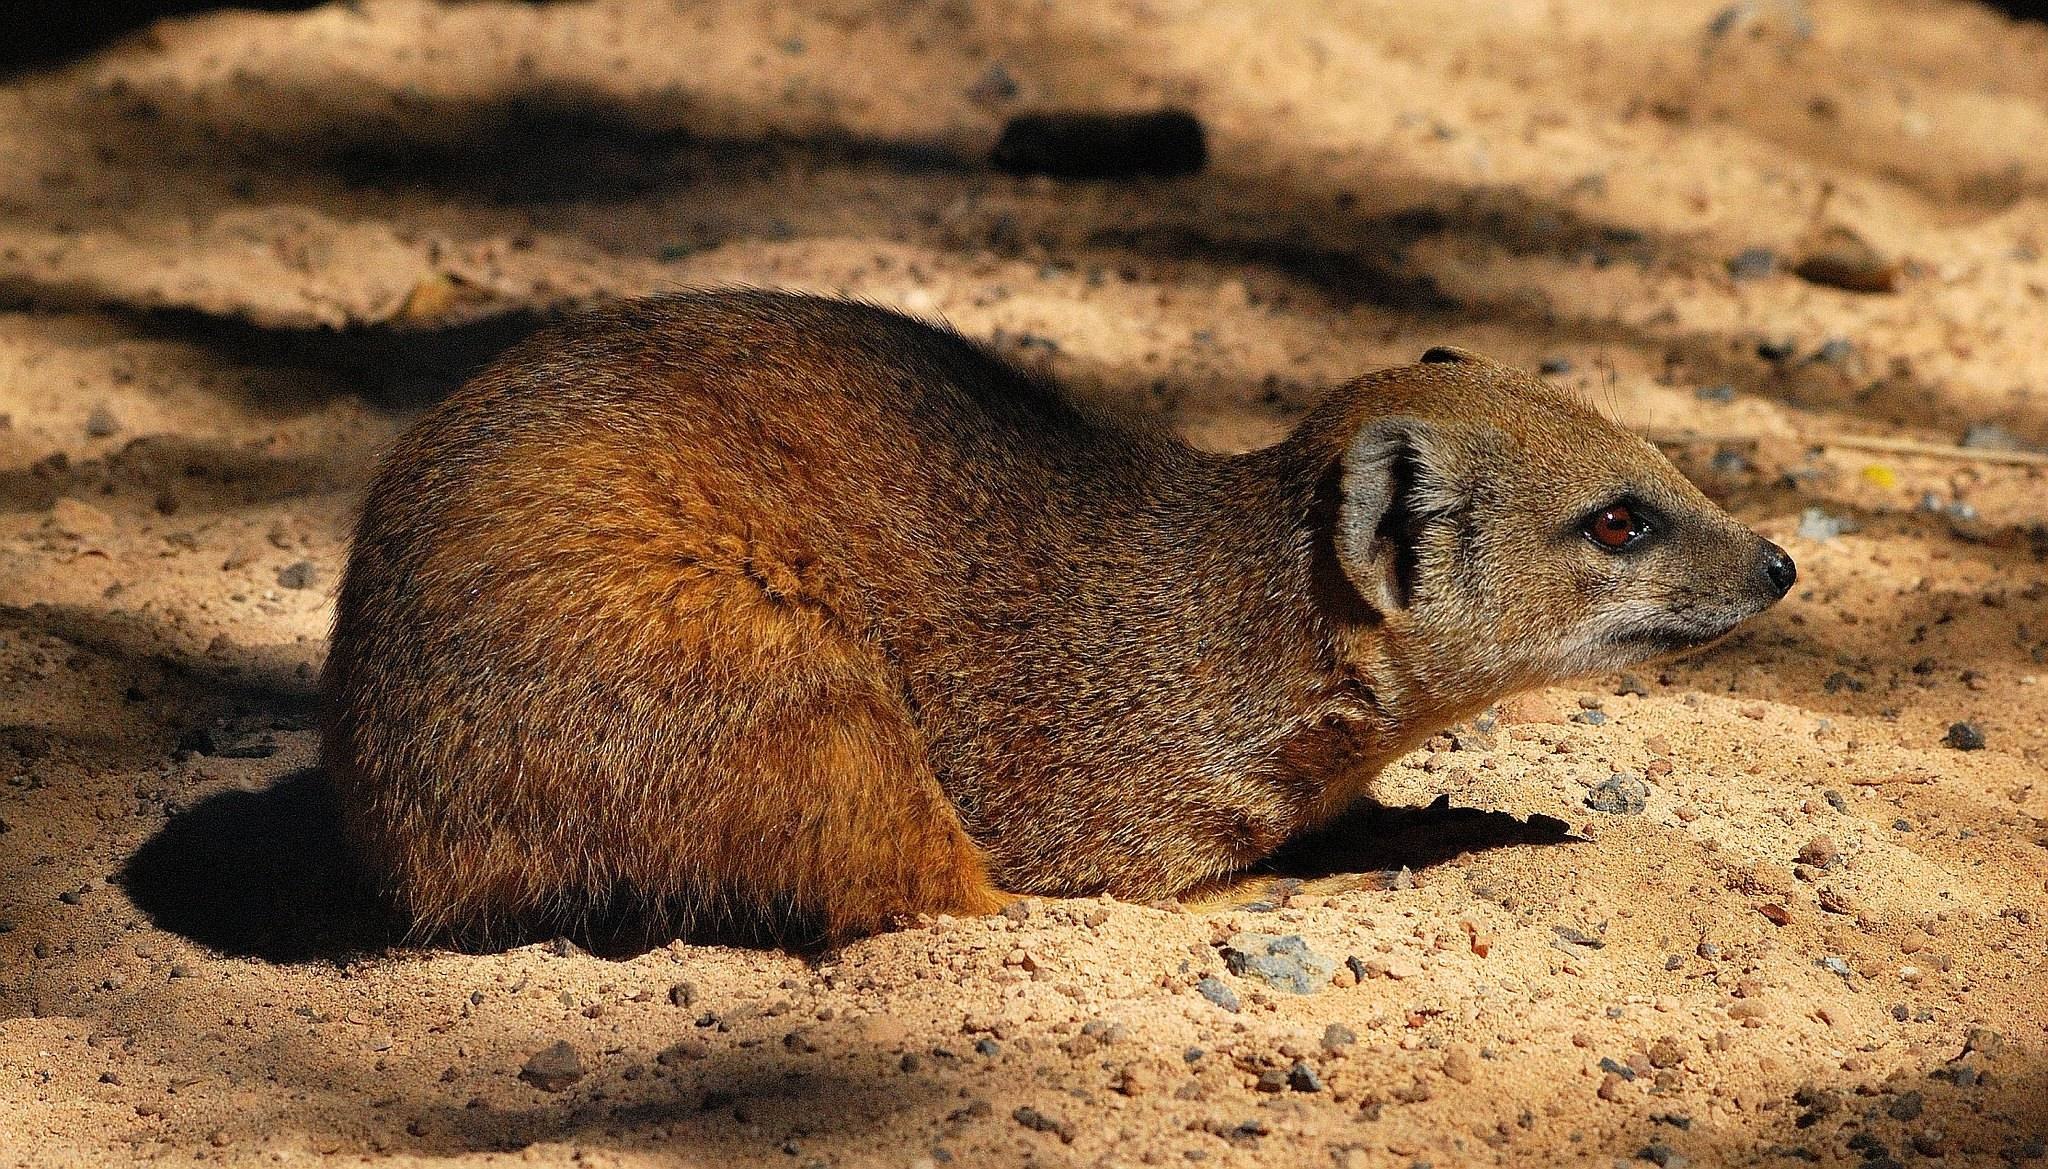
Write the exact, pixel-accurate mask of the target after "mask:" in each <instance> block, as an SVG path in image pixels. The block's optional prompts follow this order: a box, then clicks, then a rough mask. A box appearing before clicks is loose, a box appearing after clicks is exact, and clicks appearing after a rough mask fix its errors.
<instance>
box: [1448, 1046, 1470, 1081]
mask: <svg viewBox="0 0 2048 1169" xmlns="http://www.w3.org/2000/svg"><path fill="white" fill-rule="evenodd" d="M1444 1074H1445V1075H1447V1076H1449V1077H1450V1078H1452V1079H1454V1080H1456V1081H1458V1082H1459V1083H1461V1084H1469V1083H1471V1082H1472V1077H1473V1075H1474V1074H1475V1073H1474V1070H1473V1066H1472V1053H1471V1052H1470V1051H1467V1050H1466V1049H1464V1048H1462V1047H1453V1048H1451V1049H1450V1050H1449V1051H1446V1052H1445V1053H1444Z"/></svg>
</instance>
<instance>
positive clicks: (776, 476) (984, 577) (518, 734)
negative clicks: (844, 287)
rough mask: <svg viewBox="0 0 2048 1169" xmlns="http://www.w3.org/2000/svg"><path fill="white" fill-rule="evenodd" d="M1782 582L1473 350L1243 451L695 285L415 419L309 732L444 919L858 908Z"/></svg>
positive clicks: (1215, 803) (1274, 792)
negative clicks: (318, 734) (1215, 447)
mask: <svg viewBox="0 0 2048 1169" xmlns="http://www.w3.org/2000/svg"><path fill="white" fill-rule="evenodd" d="M1795 575H1796V573H1795V570H1794V568H1793V566H1792V562H1791V560H1790V559H1789V558H1788V557H1786V556H1785V554H1784V552H1783V550H1781V549H1779V548H1777V547H1776V546H1774V545H1771V544H1769V543H1767V542H1765V541H1763V540H1762V539H1761V538H1760V537H1758V536H1757V535H1756V534H1755V533H1753V532H1751V531H1749V530H1748V529H1747V528H1745V527H1744V526H1743V525H1741V524H1740V523H1738V522H1737V521H1735V520H1734V519H1733V518H1732V517H1730V516H1728V515H1727V514H1726V513H1725V512H1723V511H1722V510H1721V509H1720V508H1718V507H1716V506H1715V505H1714V504H1713V503H1712V502H1711V501H1709V500H1708V499H1707V498H1706V497H1705V496H1703V495H1702V494H1701V493H1700V492H1699V491H1698V490H1697V489H1696V488H1695V487H1694V486H1693V485H1692V484H1691V483H1689V482H1687V481H1686V480H1685V478H1684V477H1683V476H1682V475H1680V474H1679V473H1678V472H1677V470H1676V469H1675V468H1673V467H1672V466H1671V465H1670V464H1669V463H1668V462H1667V461H1666V460H1665V459H1664V458H1663V457H1662V456H1661V455H1660V454H1659V453H1658V452H1657V451H1656V450H1655V449H1654V448H1653V447H1651V446H1650V445H1649V444H1647V443H1645V442H1644V441H1642V440H1641V439H1639V438H1637V437H1635V436H1633V435H1631V434H1629V433H1627V432H1626V431H1624V430H1622V429H1621V428H1619V427H1617V426H1615V425H1614V424H1612V423H1611V422H1609V421H1607V420H1606V419H1604V418H1602V417H1601V416H1600V415H1599V414H1597V413H1596V412H1594V411H1592V410H1590V409H1588V408H1586V407H1585V406H1584V405H1582V404H1581V403H1579V402H1578V401H1576V400H1574V399H1572V398H1570V397H1568V396H1566V395H1563V394H1560V393H1558V392H1556V391H1555V390H1553V389H1551V388H1549V387H1547V386H1546V385H1544V384H1543V383H1542V382H1540V381H1538V380H1536V379H1534V378H1532V377H1529V376H1528V375H1525V374H1522V373H1520V372H1517V371H1515V370H1512V369H1509V368H1507V367H1504V366H1501V365H1497V364H1495V363H1493V362H1490V361H1487V360H1485V359H1484V358H1481V357H1478V356H1476V355H1473V354H1470V353H1467V352H1465V351H1463V350H1457V349H1450V348H1439V349H1434V350H1431V351H1430V352H1429V353H1428V354H1426V355H1424V358H1423V360H1422V362H1420V363H1418V364H1415V365H1410V366H1405V367H1401V368H1397V369H1391V370H1384V371H1381V372H1379V373H1375V374H1371V375H1368V376H1366V377H1363V378H1360V379H1359V380H1357V381H1355V382H1353V383H1351V384H1349V385H1346V386H1344V387H1342V388H1340V389H1337V390H1335V391H1333V392H1332V393H1331V394H1330V395H1329V396H1328V397H1327V398H1326V399H1325V401H1324V402H1323V403H1321V404H1320V405H1319V406H1318V407H1317V408H1316V410H1315V411H1314V412H1313V413H1311V415H1310V416H1309V417H1308V418H1307V419H1306V420H1304V421H1303V422H1302V424H1301V425H1300V426H1299V427H1298V428H1297V429H1296V430H1295V431H1294V433H1293V434H1292V435H1291V436H1289V437H1288V438H1287V439H1286V440H1284V441H1282V442H1280V443H1279V444H1277V445H1275V446H1272V447H1269V448H1267V449H1264V450H1260V451H1255V452H1252V453H1250V454H1246V455H1241V456H1232V457H1226V456H1221V455H1212V454H1207V453H1203V452H1198V451H1196V450H1193V449H1191V448H1189V447H1188V446H1186V445H1184V444H1183V443H1181V442H1179V441H1178V440H1177V439H1175V438H1173V437H1172V436H1171V435H1169V434H1167V433H1165V432H1163V431H1162V430H1159V429H1157V428H1153V427H1148V426H1143V425H1138V424H1135V423H1128V422H1124V421H1118V420H1116V419H1112V418H1108V417H1105V416H1103V415H1102V414H1101V413H1100V412H1097V411H1093V410H1090V409H1086V408H1084V407H1083V406H1081V405H1079V404H1077V403H1076V402H1075V401H1074V400H1073V399H1071V398H1069V397H1068V396H1067V395H1066V394H1065V393H1064V392H1063V391H1061V390H1060V389H1059V387H1057V386H1054V385H1051V384H1049V383H1047V382H1046V381H1044V380H1042V379H1039V378H1036V377H1034V376H1031V375H1029V374H1027V373H1024V372H1022V371H1020V370H1018V369H1015V368H1013V367H1011V366H1009V365H1006V364H1005V363H1003V362H1002V361H1000V360H998V359H996V358H995V357H993V356H991V355H989V354H988V353H986V352H984V351H982V350H981V349H979V348H977V347H976V346H975V345H973V344H971V343H969V342H968V341H966V340H964V339H962V338H961V337H959V336H957V335H956V334H954V333H952V332H950V331H947V330H944V329H940V328H935V327H933V326H930V325H926V324H921V323H918V322H916V321H912V320H910V319H908V318H905V317H902V316H898V315H896V314H893V313H890V312H886V311H884V310H881V309H877V308H873V307H869V306H864V305H857V304H849V303H844V302H839V301H832V300H826V299H820V298H813V297H803V296H793V295H782V294H773V293H758V292H736V293H700V294H688V295H675V296H667V297H660V298H655V299H651V300H644V301H636V302H628V303H625V304H621V305H618V306H614V307H612V308H608V309H605V310H603V311H600V312H597V313H594V314H591V315H589V316H587V317H584V318H581V319H579V320H576V321H572V322H569V323H567V324H565V325H563V326H561V327H558V328H556V329H553V330H550V331H548V332H546V333H544V334H542V335H539V336H536V337H535V338H533V339H532V340H530V341H529V342H527V343H525V344H524V345H521V346H519V347H518V348H516V349H514V350H513V351H512V352H510V353H509V354H507V355H506V356H504V357H503V358H501V359H500V360H499V361H498V362H497V363H496V364H495V365H494V366H492V367H491V368H490V369H489V370H487V371H485V372H484V373H483V374H481V375H479V376H478V377H477V378H476V379H474V380H473V381H471V382H470V383H469V384H468V385H466V386H464V387H463V388H462V389H461V390H459V391H457V392H456V393H455V394H454V395H452V396H451V397H449V398H448V399H447V400H446V401H444V402H443V403H441V404H440V405H439V406H437V407H436V408H434V409H433V410H432V411H430V412H429V413H428V414H427V416H426V417H424V418H423V419H422V420H421V421H420V422H419V423H418V425H416V426H415V427H414V428H413V429H412V430H411V431H410V432H409V433H408V434H407V435H406V436H405V437H404V438H402V439H401V440H400V442H399V443H398V444H397V446H396V448H395V449H394V450H393V451H392V453H391V454H390V456H389V458H388V459H387V461H386V463H385V465H384V467H383V469H382V471H381V472H380V474H379V475H378V477H377V479H376V481H375V482H374V483H373V485H372V486H371V488H370V490H369V492H368V495H367V497H366V499H365V502H364V506H363V511H362V516H361V519H360V521H359V524H358V528H357V532H356V538H355V542H354V545H353V547H352V550H351V553H350V559H349V564H348V569H347V572H346V574H345V577H344V580H343V584H342V587H341V592H340V598H339V604H338V609H337V614H336V621H335V630H334V640H333V646H332V649H331V652H330V655H329V660H328V666H327V672H326V677H325V688H326V699H327V705H326V713H325V724H324V730H325V736H324V745H323V753H324V760H325V763H326V766H327V768H328V771H329V773H330V774H331V776H332V777H333V780H334V782H335V784H336V787H337V789H338V791H339V793H340V796H341V801H342V806H343V810H344V815H345V819H346V827H347V829H348V832H349V835H350V838H351V840H352V841H353V842H354V844H355V846H356V848H357V849H358V851H359V853H360V854H361V856H362V858H363V861H364V863H365V864H366V865H367V866H368V868H369V870H370V871H371V872H372V873H374V874H375V875H376V876H377V878H378V879H379V880H380V881H381V882H382V883H383V886H384V889H385V890H386V892H387V893H388V894H389V895H390V896H391V897H392V898H393V899H394V900H395V901H396V902H397V903H398V904H399V905H400V906H402V907H403V909H404V910H405V911H406V912H407V913H409V914H410V916H411V919H412V921H413V922H414V925H415V929H416V931H417V933H418V934H419V935H420V936H422V937H443V938H453V939H467V940H492V939H497V938H503V937H508V936H516V935H520V934H529V933H531V932H532V931H536V930H540V929H577V928H580V927H582V926H584V925H586V924H587V923H589V922H591V921H593V920H595V919H598V918H603V919H606V920H616V919H618V918H620V917H621V916H623V917H624V918H625V919H627V920H631V921H634V922H637V923H639V928H641V929H644V931H645V932H646V933H647V934H648V935H650V936H653V937H660V936H672V935H673V934H675V933H678V932H685V931H689V930H693V929H697V928H700V927H712V926H715V927H720V928H724V929H731V928H735V927H737V928H739V929H741V930H744V931H750V932H754V933H756V934H758V935H759V936H762V937H765V938H779V939H782V940H787V941H792V942H799V943H808V942H815V941H820V940H825V941H837V940H843V939H845V938H848V937H852V936H856V935H858V934H860V933H863V932H866V931H871V930H874V929H877V928H880V927H881V926H883V925H884V924H885V923H887V922H888V921H890V920H891V919H893V918H895V917H897V916H899V915H904V914H912V913H919V912H928V913H980V912H988V911H991V910H993V909H996V908H999V907H1000V906H1001V905H1002V904H1004V902H1005V901H1006V899H1007V898H1009V897H1010V896H1012V895H1016V894H1022V893H1043V894H1055V895H1057V894H1083V893H1110V894H1114V895H1117V896H1122V897H1130V898H1149V897H1161V896H1168V895H1171V894H1174V893H1176V892H1179V891H1181V890H1183V889H1185V888H1187V887H1189V886H1190V885H1192V884H1194V883H1196V882H1199V881H1201V880H1204V879H1206V878H1209V877H1213V876H1215V875H1218V874H1220V873H1224V872H1228V871H1231V870H1233V869H1237V868H1241V867H1243V866H1245V865H1248V864H1250V863H1252V862H1254V861H1256V860H1258V859H1259V858H1260V857H1262V856H1263V855H1265V854H1266V853H1268V852H1270V851H1271V850H1272V849H1273V848H1275V847H1277V846H1278V845H1279V844H1280V843H1281V842H1283V841H1284V840H1286V839H1287V838H1289V837H1290V836H1292V835H1294V834H1296V833H1299V832H1301V831H1303V830H1304V829H1307V828H1309V827H1312V826H1314V825H1316V824H1319V823H1322V822H1324V821H1326V820H1328V819H1329V818H1331V817H1332V816H1334V815H1336V814H1337V813H1338V812H1340V811H1342V810H1343V808H1344V807H1345V806H1346V805H1348V804H1350V803H1351V802H1353V801H1355V800H1356V799H1357V798H1358V797H1359V796H1360V795H1361V794H1362V793H1363V791H1364V788H1365V784H1366V781H1367V780H1368V779H1370V778H1371V776H1372V775H1373V774H1374V773H1375V772H1376V771H1377V770H1378V769H1379V768H1380V767H1382V766H1384V765H1385V764H1386V763H1387V762H1389V761H1390V760H1392V759H1393V758H1395V757H1396V756H1398V755H1399V754H1401V753H1402V752H1404V751H1407V750H1409V749H1410V748H1412V747H1413V746H1414V745H1415V744H1417V743H1418V742H1420V741H1421V740H1422V739H1424V738H1426V737H1427V736H1428V735H1430V734H1432V733H1434V732H1435V731H1437V730H1439V729H1441V728H1442V727H1444V726H1445V725H1448V724H1450V723H1452V722H1455V721H1457V720H1458V719H1461V718H1464V717H1468V716H1469V715H1471V714H1472V713H1474V712H1476V711H1478V710H1480V709H1482V708H1484V707H1485V706H1486V705H1488V704H1489V703H1491V702H1493V701H1495V700H1497V699H1499V698H1501V697H1503V696H1505V695H1507V694H1509V693H1512V692H1514V691H1516V690H1519V689H1522V688H1525V687H1530V686H1538V685H1544V684H1547V683H1551V682H1555V681H1559V680H1562V679H1566V678H1570V677H1573V676H1577V675H1582V674H1587V673H1595V672H1600V671H1605V670H1611V669H1616V668H1619V667H1622V666H1625V665H1628V664H1631V663H1634V662H1639V661H1642V660H1644V659H1647V658H1650V657H1654V656H1657V655H1660V654H1665V653H1670V652H1673V651H1676V650H1681V649H1686V648H1688V647H1695V646H1700V645H1704V644H1706V643H1708V642H1711V641H1713V640H1715V639H1716V638H1719V637H1721V636H1723V635H1725V634H1726V633H1727V632H1728V631H1729V630H1731V629H1732V628H1734V627H1735V626H1736V625H1737V624H1738V623H1740V622H1742V621H1744V620H1746V619H1748V618H1750V617H1752V616H1754V615H1756V614H1757V613H1759V612H1761V611H1762V610H1764V609H1765V608H1768V607H1769V606H1770V605H1771V604H1772V603H1774V602H1775V601H1776V600H1777V599H1778V598H1779V597H1781V596H1783V595H1784V594H1785V593H1786V592H1787V591H1788V590H1789V589H1790V588H1791V586H1792V583H1793V581H1794V579H1795Z"/></svg>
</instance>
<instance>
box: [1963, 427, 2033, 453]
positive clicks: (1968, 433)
mask: <svg viewBox="0 0 2048 1169" xmlns="http://www.w3.org/2000/svg"><path fill="white" fill-rule="evenodd" d="M1961 445H1962V446H1965V447H1968V448H1969V449H1971V450H1977V451H2023V450H2026V449H2028V448H2027V444H2026V443H2025V442H2024V441H2022V440H2021V438H2020V436H2019V435H2017V434H2014V433H2013V432H2012V431H2010V430H2007V429H2006V428H2005V427H2003V426H2000V425H1999V424H1997V423H1996V422H1972V423H1970V425H1969V426H1968V427H1967V428H1966V429H1965V430H1964V431H1963V438H1962V443H1961Z"/></svg>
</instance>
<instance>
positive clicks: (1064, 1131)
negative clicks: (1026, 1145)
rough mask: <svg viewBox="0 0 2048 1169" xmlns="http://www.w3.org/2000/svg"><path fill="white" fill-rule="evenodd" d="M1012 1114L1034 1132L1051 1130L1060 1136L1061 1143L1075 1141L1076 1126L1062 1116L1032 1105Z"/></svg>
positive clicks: (1018, 1121) (1069, 1143)
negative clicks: (1040, 1109)
mask: <svg viewBox="0 0 2048 1169" xmlns="http://www.w3.org/2000/svg"><path fill="white" fill-rule="evenodd" d="M1010 1116H1011V1117H1012V1118H1013V1119H1015V1120H1016V1122H1017V1123H1018V1124H1021V1125H1023V1126H1024V1127H1025V1128H1028V1129H1030V1130H1031V1131H1032V1132H1049V1133H1051V1134H1053V1135H1054V1136H1056V1137H1058V1138H1060V1143H1061V1144H1066V1145H1071V1144H1073V1143H1074V1126H1073V1125H1072V1124H1070V1123H1069V1122H1068V1121H1066V1120H1065V1119H1064V1118H1062V1117H1058V1116H1052V1115H1049V1114H1047V1113H1044V1112H1040V1111H1039V1110H1038V1109H1036V1108H1030V1107H1025V1108H1019V1109H1017V1110H1016V1111H1015V1112H1012V1113H1011V1114H1010Z"/></svg>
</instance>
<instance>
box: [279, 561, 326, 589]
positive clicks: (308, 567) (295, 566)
mask: <svg viewBox="0 0 2048 1169" xmlns="http://www.w3.org/2000/svg"><path fill="white" fill-rule="evenodd" d="M319 578H320V570H319V569H318V568H316V567H314V565H313V562H312V561H310V560H298V561H294V562H292V563H290V564H287V565H285V566H284V567H283V568H280V569H278V570H277V583H278V586H279V587H281V588H287V589H305V588H311V587H313V582H314V581H316V580H318V579H319Z"/></svg>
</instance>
